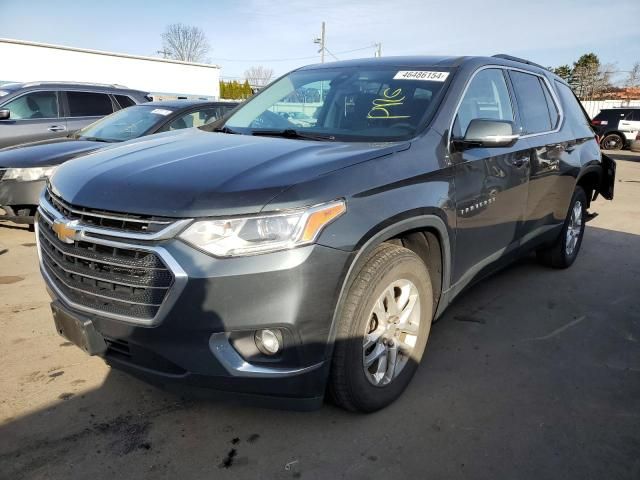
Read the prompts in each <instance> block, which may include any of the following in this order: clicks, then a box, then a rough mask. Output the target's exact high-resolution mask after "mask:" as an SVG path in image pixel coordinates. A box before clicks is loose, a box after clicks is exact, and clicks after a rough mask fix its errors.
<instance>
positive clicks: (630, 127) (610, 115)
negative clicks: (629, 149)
mask: <svg viewBox="0 0 640 480" xmlns="http://www.w3.org/2000/svg"><path fill="white" fill-rule="evenodd" d="M591 125H592V126H593V129H594V130H595V132H596V133H597V134H598V137H599V138H600V146H601V147H602V148H603V149H605V150H621V149H622V148H624V147H626V146H629V145H630V144H631V142H632V141H633V140H634V139H635V138H636V135H637V134H638V132H640V107H625V108H607V109H605V110H601V111H600V113H599V114H598V115H596V116H595V117H594V119H593V120H592V121H591Z"/></svg>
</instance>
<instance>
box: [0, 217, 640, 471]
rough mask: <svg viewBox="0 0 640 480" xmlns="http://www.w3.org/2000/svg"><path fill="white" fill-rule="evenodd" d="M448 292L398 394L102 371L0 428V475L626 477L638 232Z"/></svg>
mask: <svg viewBox="0 0 640 480" xmlns="http://www.w3.org/2000/svg"><path fill="white" fill-rule="evenodd" d="M582 248H583V249H582V251H581V255H580V257H579V258H578V260H577V261H576V264H575V265H574V266H573V267H572V268H570V269H567V270H552V269H547V268H544V267H541V266H539V265H538V264H537V263H536V262H535V259H534V257H533V256H532V255H530V256H527V257H525V258H523V259H521V260H520V261H518V262H516V263H514V264H512V265H511V266H509V267H507V268H505V269H504V270H502V271H501V272H499V273H496V274H494V275H493V276H492V277H490V278H488V279H485V280H484V281H482V282H480V283H479V284H477V285H476V286H474V287H472V288H471V289H469V290H468V291H466V292H465V293H463V294H462V295H461V296H460V297H459V298H458V299H457V300H456V301H455V302H454V303H453V304H452V305H451V306H450V308H449V309H448V310H447V312H445V314H444V316H443V317H442V318H441V319H440V320H439V321H438V322H436V323H435V324H434V325H433V327H432V332H431V337H430V339H429V344H428V346H427V351H426V352H425V356H424V357H423V359H422V364H421V366H420V368H419V369H418V370H417V373H416V375H415V377H414V379H413V381H412V383H411V384H410V386H409V387H408V389H407V390H406V391H405V392H404V394H403V396H402V397H401V398H400V399H399V400H398V401H397V402H395V403H394V404H392V405H391V406H389V407H388V408H386V409H384V410H382V411H379V412H377V413H374V414H371V415H359V414H353V413H349V412H346V411H343V410H341V409H338V408H336V407H334V406H332V405H330V404H326V405H325V406H324V407H323V408H321V409H320V410H316V411H311V412H296V411H287V410H277V409H265V408H261V407H258V406H247V405H241V404H239V403H238V402H236V401H234V400H228V399H225V400H219V399H215V398H207V399H203V398H198V397H197V396H195V395H192V394H191V393H189V394H188V395H180V394H175V393H170V392H168V391H166V390H163V389H159V388H156V387H153V386H150V385H148V384H146V383H143V382H141V381H139V380H137V379H135V378H133V377H131V376H129V375H127V374H125V373H122V372H119V371H116V370H111V371H110V372H109V373H108V375H107V376H106V378H105V380H104V382H103V383H102V384H101V385H100V386H99V387H98V388H96V389H93V390H89V391H85V392H82V393H77V394H73V393H72V392H70V393H68V394H66V395H65V394H63V395H61V396H60V398H59V400H58V401H55V402H53V403H52V404H50V405H48V406H47V407H46V408H44V409H41V410H38V411H34V412H30V413H27V414H24V415H21V416H16V417H15V418H13V419H9V420H7V421H6V422H4V424H2V425H0V472H2V473H3V475H2V476H3V477H4V478H63V477H67V478H94V479H101V478H112V477H113V476H114V475H120V476H124V478H146V477H160V478H175V477H177V476H178V475H180V476H183V477H186V478H218V477H220V476H223V475H228V476H229V477H233V478H258V477H259V478H300V477H304V478H338V477H340V478H390V477H392V476H404V477H409V476H413V477H415V478H426V477H435V478H468V477H469V476H471V477H473V478H519V479H525V478H531V479H534V478H535V479H539V478H580V479H582V478H607V479H615V478H634V476H633V475H636V476H637V475H638V473H639V472H640V462H639V461H638V455H637V454H638V451H639V450H638V448H639V446H640V410H639V407H638V402H637V399H638V398H640V352H639V349H638V347H637V342H638V340H639V339H640V308H639V305H638V288H637V285H638V284H640V269H639V268H638V263H637V261H636V260H634V258H637V252H638V251H639V250H640V236H637V235H632V234H627V233H621V232H614V231H611V230H605V229H601V228H594V227H588V229H587V235H586V237H585V242H584V243H583V247H582Z"/></svg>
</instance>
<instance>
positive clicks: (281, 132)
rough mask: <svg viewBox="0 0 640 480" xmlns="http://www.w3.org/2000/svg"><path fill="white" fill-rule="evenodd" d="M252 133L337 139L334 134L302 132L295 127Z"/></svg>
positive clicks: (323, 140)
mask: <svg viewBox="0 0 640 480" xmlns="http://www.w3.org/2000/svg"><path fill="white" fill-rule="evenodd" d="M251 135H258V136H265V137H283V138H299V139H302V140H316V141H319V142H330V141H332V140H335V139H336V137H334V136H332V135H322V134H318V133H306V132H300V131H298V130H294V129H293V128H286V129H284V130H255V131H254V132H252V133H251Z"/></svg>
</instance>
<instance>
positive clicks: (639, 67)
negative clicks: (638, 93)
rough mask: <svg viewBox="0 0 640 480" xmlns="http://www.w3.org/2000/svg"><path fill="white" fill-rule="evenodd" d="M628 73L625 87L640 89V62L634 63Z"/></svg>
mask: <svg viewBox="0 0 640 480" xmlns="http://www.w3.org/2000/svg"><path fill="white" fill-rule="evenodd" d="M628 73H629V74H628V75H627V79H626V80H625V82H624V86H625V87H627V88H634V87H640V62H636V63H634V64H633V67H631V70H630V71H629V72H628Z"/></svg>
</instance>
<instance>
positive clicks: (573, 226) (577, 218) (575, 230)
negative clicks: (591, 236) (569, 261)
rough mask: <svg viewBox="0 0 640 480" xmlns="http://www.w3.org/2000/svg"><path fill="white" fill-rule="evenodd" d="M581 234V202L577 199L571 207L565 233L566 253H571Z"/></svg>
mask: <svg viewBox="0 0 640 480" xmlns="http://www.w3.org/2000/svg"><path fill="white" fill-rule="evenodd" d="M580 235H582V203H581V202H580V201H579V200H577V201H576V203H574V204H573V208H572V209H571V217H569V225H568V226H567V235H566V239H565V251H566V253H567V255H569V256H571V255H573V252H574V251H575V249H576V246H577V245H578V240H580Z"/></svg>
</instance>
